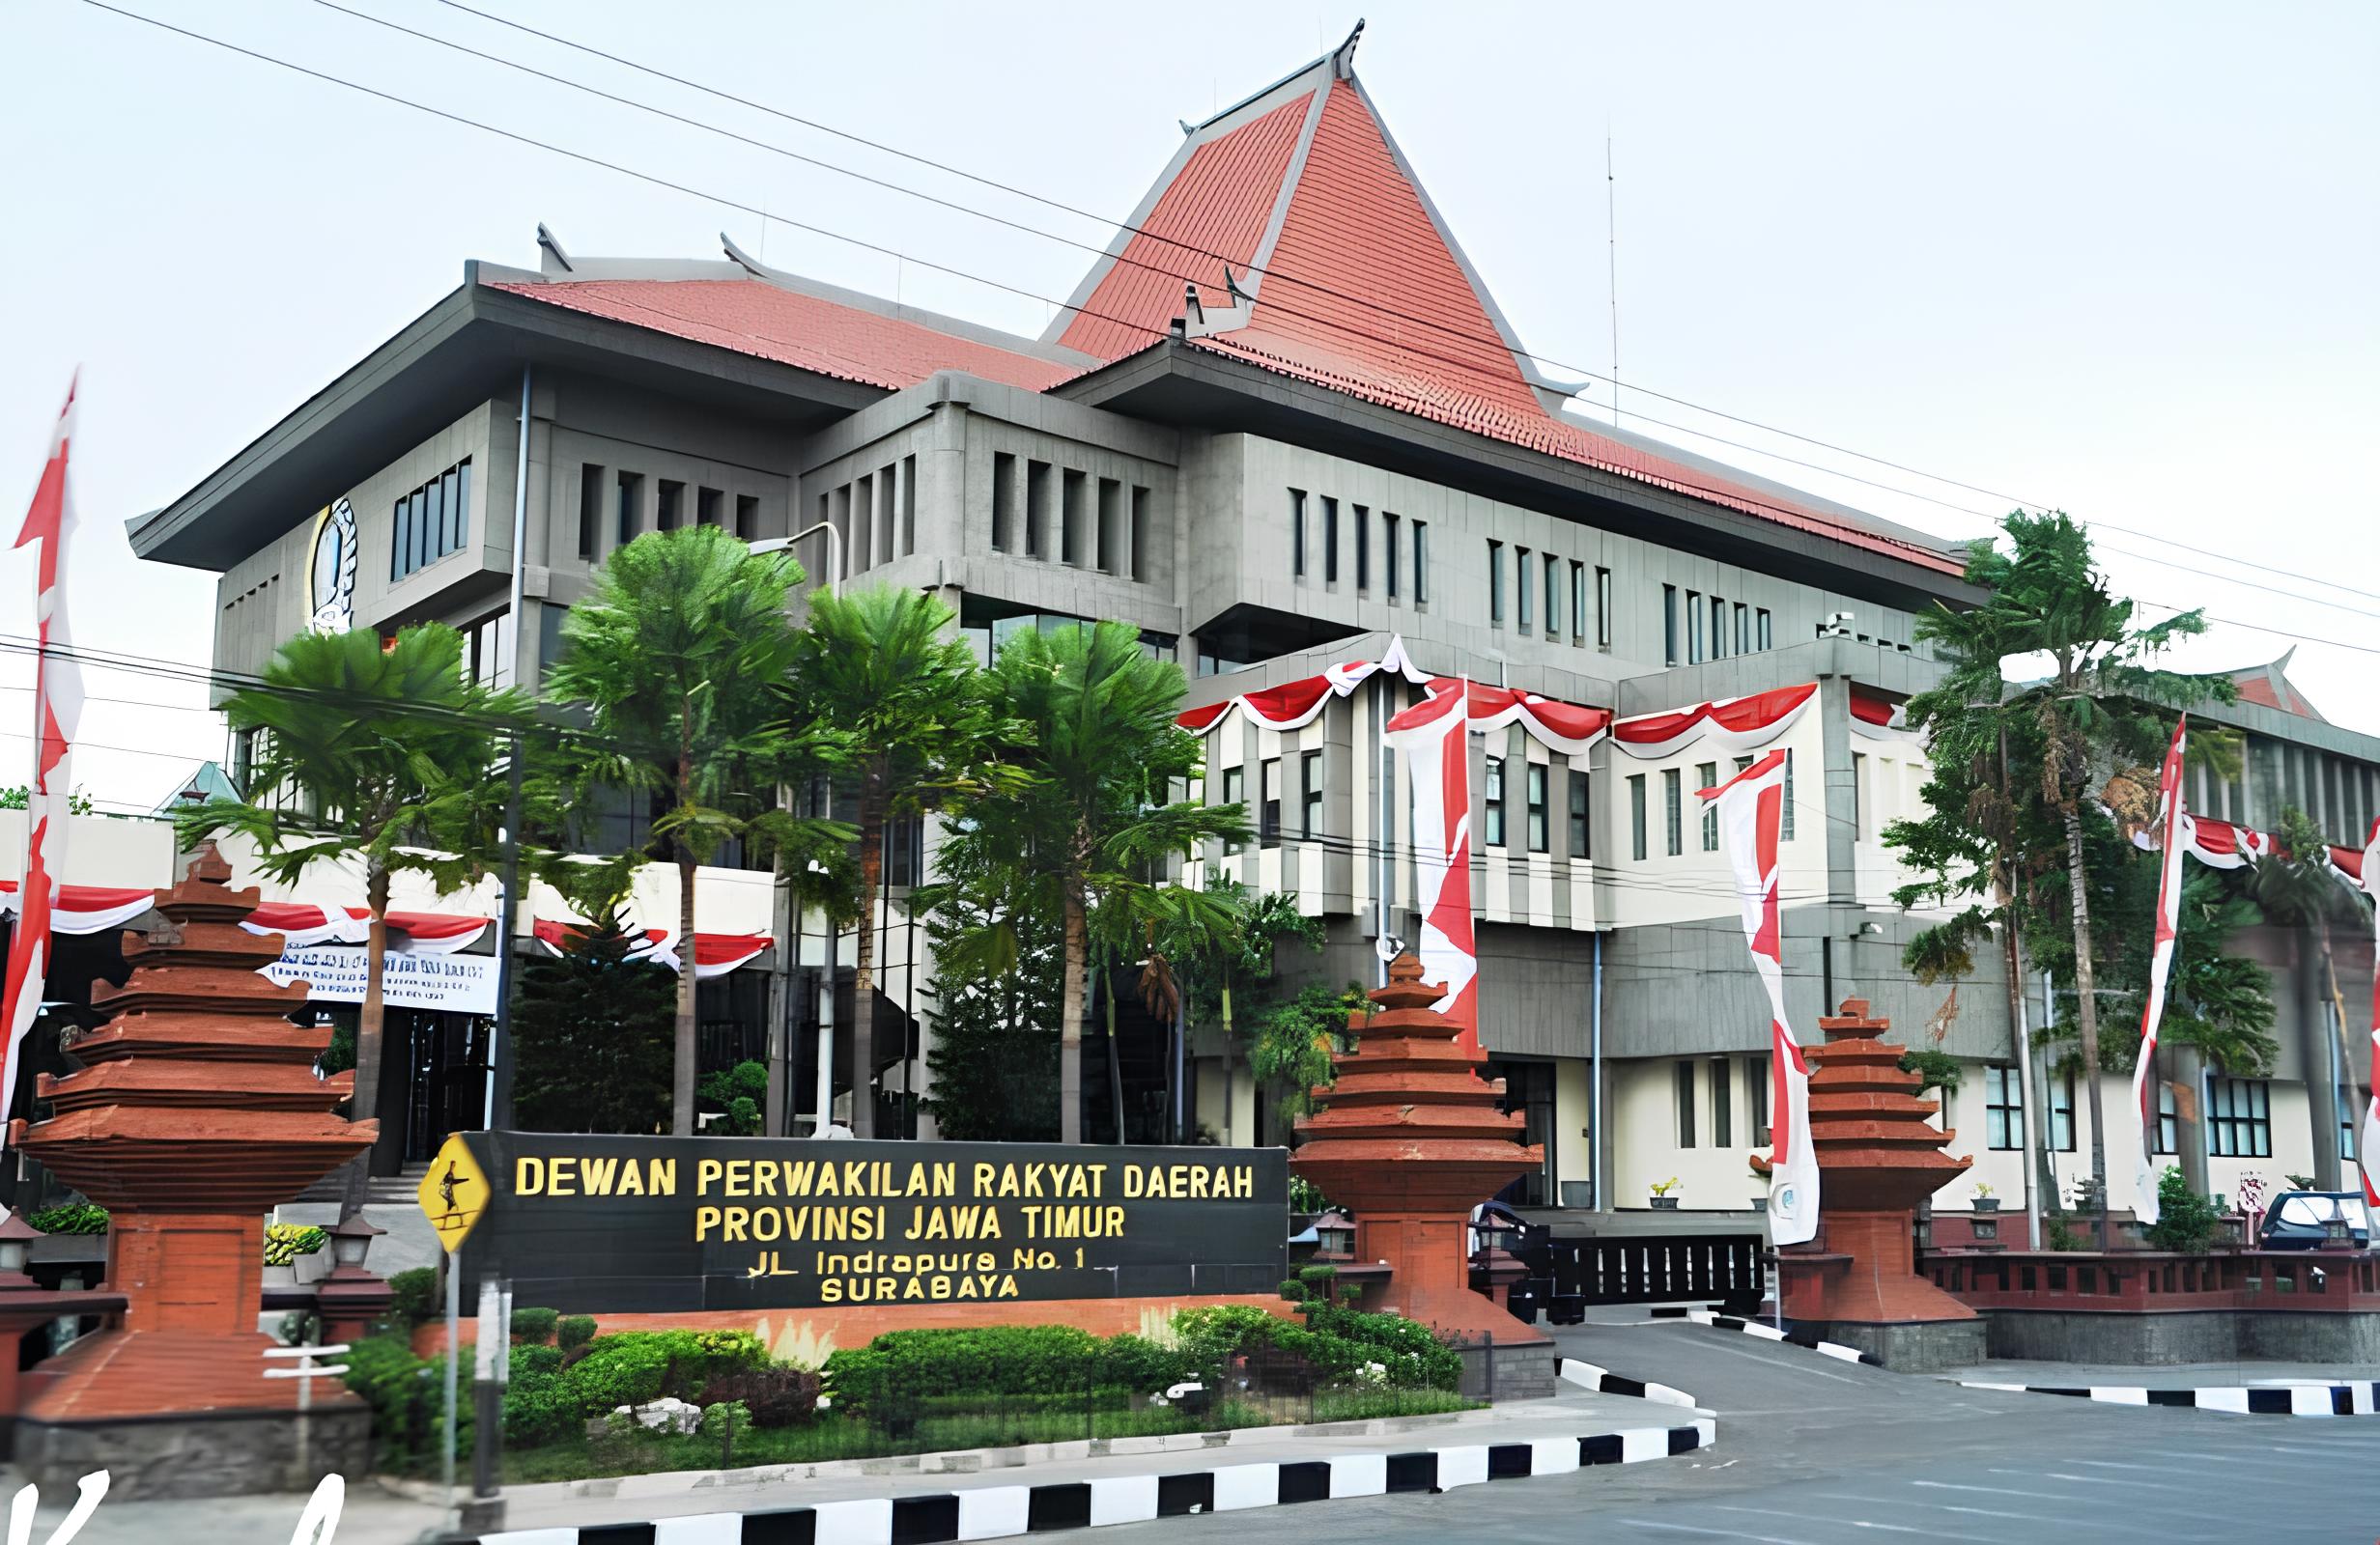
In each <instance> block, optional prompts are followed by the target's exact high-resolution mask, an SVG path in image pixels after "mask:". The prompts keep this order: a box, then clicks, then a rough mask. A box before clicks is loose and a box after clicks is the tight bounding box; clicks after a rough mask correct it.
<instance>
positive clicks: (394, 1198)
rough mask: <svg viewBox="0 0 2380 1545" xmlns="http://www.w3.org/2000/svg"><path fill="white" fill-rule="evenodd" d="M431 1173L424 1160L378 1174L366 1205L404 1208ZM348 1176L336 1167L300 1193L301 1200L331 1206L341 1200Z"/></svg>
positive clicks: (365, 1201)
mask: <svg viewBox="0 0 2380 1545" xmlns="http://www.w3.org/2000/svg"><path fill="white" fill-rule="evenodd" d="M429 1172H430V1162H429V1161H428V1160H427V1159H422V1160H417V1161H415V1162H414V1163H412V1164H409V1165H407V1166H405V1167H404V1168H403V1169H400V1170H398V1171H397V1172H396V1173H395V1174H393V1175H374V1176H373V1177H372V1179H371V1182H370V1184H369V1186H368V1187H367V1189H366V1190H365V1193H364V1205H365V1206H367V1207H402V1206H405V1205H407V1204H409V1203H410V1202H411V1201H412V1200H413V1197H414V1194H415V1193H417V1192H419V1191H420V1190H421V1177H422V1176H424V1175H426V1174H428V1173H429ZM345 1176H346V1171H345V1170H343V1169H334V1170H332V1171H331V1172H330V1173H329V1174H327V1175H325V1176H324V1177H323V1178H322V1179H320V1180H318V1181H316V1182H315V1183H314V1184H313V1185H311V1186H308V1187H307V1188H306V1189H305V1190H304V1191H302V1192H300V1193H299V1194H298V1195H297V1200H298V1201H299V1202H301V1203H304V1204H306V1205H308V1206H330V1205H332V1204H334V1203H336V1202H337V1201H338V1200H339V1199H340V1195H341V1192H340V1186H341V1184H342V1183H343V1181H344V1179H345Z"/></svg>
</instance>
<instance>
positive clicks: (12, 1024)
mask: <svg viewBox="0 0 2380 1545" xmlns="http://www.w3.org/2000/svg"><path fill="white" fill-rule="evenodd" d="M73 435H74V388H73V387H72V386H71V385H70V386H68V388H67V393H66V407H64V408H63V409H61V410H60V411H59V414H58V425H57V428H56V430H55V431H54V432H53V433H52V434H51V435H50V440H49V461H48V463H47V464H46V465H44V466H43V467H42V481H41V483H40V485H39V486H38V487H36V488H35V489H34V491H33V508H32V510H31V511H30V512H28V513H27V514H26V516H25V524H24V529H23V530H22V531H19V532H18V533H17V536H16V546H18V547H20V548H21V547H25V546H28V545H33V544H38V545H39V547H40V549H41V550H40V557H39V560H38V562H39V567H38V569H37V570H36V575H37V577H36V580H35V600H34V617H35V622H36V625H37V633H38V636H39V639H40V648H39V651H38V653H37V654H36V655H35V657H34V673H35V674H34V688H33V780H32V784H31V786H30V789H29V791H28V795H27V798H26V801H25V873H24V880H23V882H22V883H21V884H20V885H18V887H17V908H16V929H15V933H14V936H13V937H12V938H11V940H10V941H9V962H8V974H7V977H6V979H5V981H6V986H5V990H0V1031H5V1033H6V1034H7V1036H8V1051H7V1054H6V1057H5V1059H0V1123H5V1121H6V1119H7V1117H8V1116H9V1115H10V1114H11V1111H10V1109H9V1108H10V1106H11V1105H12V1104H13V1103H14V1098H15V1093H16V1070H17V1065H18V1053H19V1051H20V1050H21V1049H22V1047H23V1046H24V1041H25V1032H26V1031H27V1030H30V1029H31V1028H33V1022H34V1021H35V1020H36V1019H37V1018H39V1017H40V1015H41V1012H42V983H43V981H44V980H45V979H46V978H47V977H48V974H49V959H50V912H51V909H52V908H54V907H55V906H56V905H57V900H58V886H59V885H60V884H61V883H62V882H63V881H64V880H65V878H66V832H67V797H68V796H69V794H70V793H71V792H72V790H73V787H74V784H73V777H72V772H71V765H70V764H71V757H72V754H73V750H74V728H75V725H76V723H77V722H78V721H79V720H80V719H81V718H82V708H83V678H82V667H81V666H79V665H77V664H75V663H74V661H73V660H72V658H71V656H69V655H66V654H64V653H62V652H63V651H65V650H68V649H70V648H71V646H72V644H73V641H74V637H73V633H72V632H71V630H70V629H69V628H68V627H67V611H66V582H65V577H66V549H67V544H68V542H69V541H70V540H71V538H72V536H73V533H74V504H73V501H72V500H71V499H70V498H68V497H67V488H66V458H67V447H68V444H69V442H70V441H71V439H72V438H73ZM6 1130H7V1129H6V1127H5V1125H0V1133H5V1131H6Z"/></svg>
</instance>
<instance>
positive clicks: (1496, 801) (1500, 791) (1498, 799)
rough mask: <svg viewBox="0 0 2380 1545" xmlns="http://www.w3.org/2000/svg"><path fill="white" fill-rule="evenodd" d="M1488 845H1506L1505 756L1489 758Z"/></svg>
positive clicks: (1497, 846)
mask: <svg viewBox="0 0 2380 1545" xmlns="http://www.w3.org/2000/svg"><path fill="white" fill-rule="evenodd" d="M1487 803H1488V846H1489V847H1491V848H1501V847H1503V846H1504V758H1502V757H1500V756H1491V757H1489V758H1488V800H1487Z"/></svg>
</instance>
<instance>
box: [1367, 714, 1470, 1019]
mask: <svg viewBox="0 0 2380 1545" xmlns="http://www.w3.org/2000/svg"><path fill="white" fill-rule="evenodd" d="M1456 685H1457V687H1458V688H1459V686H1460V683H1459V682H1458V683H1457V684H1456ZM1469 707H1470V703H1469V698H1468V695H1467V694H1465V693H1464V692H1462V691H1460V690H1455V691H1442V692H1441V691H1433V692H1431V695H1430V698H1429V700H1428V701H1427V702H1424V703H1419V704H1416V705H1415V706H1414V707H1412V708H1408V709H1406V710H1405V711H1404V712H1403V713H1402V714H1399V715H1398V716H1395V717H1394V718H1392V719H1390V720H1389V721H1388V724H1387V726H1386V727H1385V729H1384V731H1383V736H1384V738H1385V739H1386V741H1387V742H1388V744H1390V745H1391V746H1393V747H1394V748H1396V750H1398V751H1399V752H1400V753H1402V757H1403V765H1404V769H1405V776H1406V778H1407V779H1408V786H1409V787H1410V788H1411V789H1412V791H1413V865H1414V869H1415V871H1416V879H1417V883H1418V887H1419V892H1420V898H1421V913H1422V937H1421V938H1420V939H1419V940H1417V941H1414V953H1415V954H1416V955H1417V956H1419V957H1420V960H1421V963H1422V980H1423V981H1425V982H1429V983H1431V984H1433V985H1437V986H1440V987H1442V988H1443V989H1444V994H1443V996H1442V997H1439V999H1438V1003H1437V1006H1438V1007H1439V1008H1440V1009H1441V1010H1443V1011H1444V1012H1445V1013H1446V1015H1447V1017H1448V1018H1450V1019H1452V1020H1454V1021H1455V1022H1456V1023H1457V1024H1458V1025H1461V1026H1462V1034H1461V1036H1460V1045H1461V1046H1462V1048H1463V1050H1464V1051H1466V1052H1470V1053H1474V1054H1476V1053H1478V1052H1479V1051H1480V1039H1479V948H1478V944H1477V943H1476V941H1475V940H1474V937H1473V933H1472V925H1471V738H1470V736H1469V734H1468V733H1466V731H1467V728H1468V719H1469V713H1468V710H1469Z"/></svg>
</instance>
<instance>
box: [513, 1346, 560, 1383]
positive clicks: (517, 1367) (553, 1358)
mask: <svg viewBox="0 0 2380 1545" xmlns="http://www.w3.org/2000/svg"><path fill="white" fill-rule="evenodd" d="M561 1371H562V1349H561V1348H560V1347H552V1346H517V1347H514V1348H513V1349H512V1376H513V1377H514V1378H516V1379H520V1378H525V1377H529V1376H531V1375H534V1376H538V1377H550V1376H558V1375H559V1374H560V1373H561Z"/></svg>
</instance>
